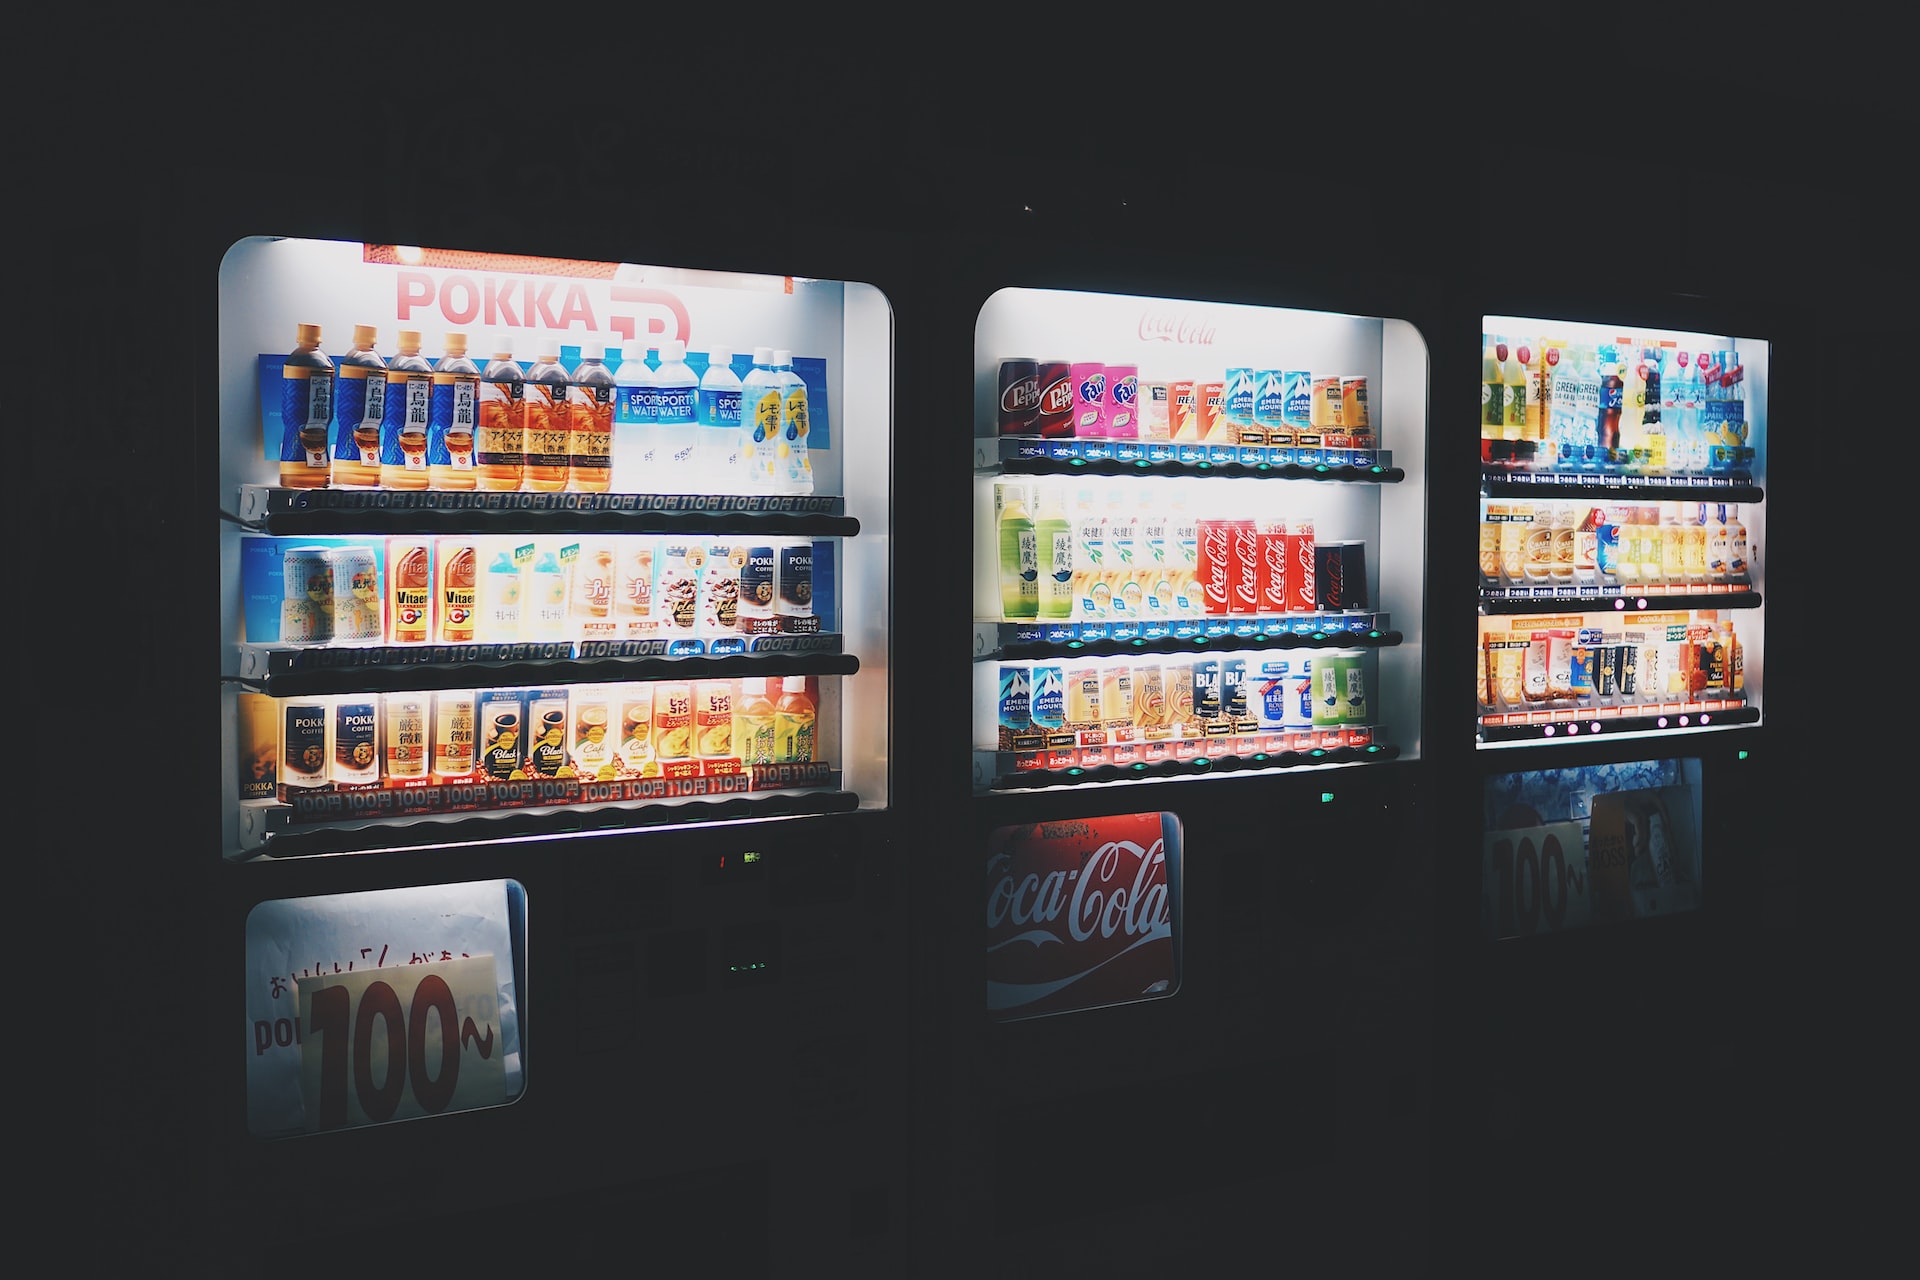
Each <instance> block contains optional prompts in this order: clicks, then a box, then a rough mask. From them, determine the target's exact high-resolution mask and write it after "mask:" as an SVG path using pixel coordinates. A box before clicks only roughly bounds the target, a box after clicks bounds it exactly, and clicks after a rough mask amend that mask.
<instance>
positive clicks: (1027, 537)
mask: <svg viewBox="0 0 1920 1280" xmlns="http://www.w3.org/2000/svg"><path fill="white" fill-rule="evenodd" d="M1027 501H1028V497H1027V486H1026V485H1024V484H1016V483H1014V482H1012V481H1009V480H1001V481H999V482H997V483H996V484H995V485H994V486H993V506H994V515H993V523H994V528H995V530H996V531H997V532H998V535H999V549H1000V616H1001V617H1002V618H1004V619H1006V620H1008V621H1010V622H1019V621H1024V620H1026V619H1028V618H1034V617H1037V616H1039V610H1040V582H1039V575H1040V555H1039V547H1038V543H1037V541H1036V539H1035V535H1034V528H1033V515H1032V512H1031V511H1030V510H1029V509H1028V506H1027Z"/></svg>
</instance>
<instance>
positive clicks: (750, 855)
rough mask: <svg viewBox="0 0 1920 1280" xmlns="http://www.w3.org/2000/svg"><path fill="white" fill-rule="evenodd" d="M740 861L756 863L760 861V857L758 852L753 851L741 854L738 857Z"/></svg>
mask: <svg viewBox="0 0 1920 1280" xmlns="http://www.w3.org/2000/svg"><path fill="white" fill-rule="evenodd" d="M740 861H742V862H758V861H760V855H759V853H758V852H755V851H749V852H747V853H743V854H741V855H740Z"/></svg>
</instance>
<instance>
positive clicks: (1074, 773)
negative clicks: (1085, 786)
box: [1067, 765, 1086, 778]
mask: <svg viewBox="0 0 1920 1280" xmlns="http://www.w3.org/2000/svg"><path fill="white" fill-rule="evenodd" d="M1085 772H1086V770H1085V769H1082V768H1081V767H1080V766H1079V765H1074V766H1073V767H1072V768H1070V769H1068V770H1067V773H1068V775H1069V776H1071V777H1075V778H1077V777H1079V776H1080V775H1081V774H1083V773H1085Z"/></svg>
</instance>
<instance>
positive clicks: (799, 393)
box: [773, 347, 813, 493]
mask: <svg viewBox="0 0 1920 1280" xmlns="http://www.w3.org/2000/svg"><path fill="white" fill-rule="evenodd" d="M773 372H774V376H775V377H776V378H778V379H779V381H780V443H779V447H778V448H777V449H775V450H774V454H775V460H774V465H775V467H776V469H777V476H776V479H775V482H774V488H776V489H778V490H779V491H780V492H781V493H812V492H813V459H812V458H811V457H810V456H809V455H808V453H807V434H808V430H809V428H810V426H811V422H810V420H809V417H808V412H807V380H806V379H805V378H802V377H801V376H800V375H799V374H798V373H796V372H794V368H793V352H791V351H788V350H787V349H786V348H785V347H775V348H774V349H773Z"/></svg>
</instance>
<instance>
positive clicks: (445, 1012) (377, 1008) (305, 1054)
mask: <svg viewBox="0 0 1920 1280" xmlns="http://www.w3.org/2000/svg"><path fill="white" fill-rule="evenodd" d="M294 985H295V993H294V995H295V999H296V1000H297V1001H298V1004H297V1008H298V1010H299V1018H300V1022H301V1033H302V1034H301V1045H300V1094H301V1100H302V1101H303V1102H304V1103H305V1106H306V1114H307V1126H308V1128H310V1129H344V1128H351V1127H354V1126H357V1125H365V1124H384V1123H386V1122H387V1121H389V1120H409V1119H412V1118H414V1117H416V1116H428V1115H439V1114H440V1113H442V1112H446V1111H466V1110H471V1109H472V1108H475V1107H491V1106H498V1105H500V1104H501V1103H503V1102H505V1101H506V1093H507V1088H506V1067H505V1064H506V1053H505V1044H504V1041H503V1039H502V1037H501V1034H500V1014H499V1005H498V997H497V994H496V992H495V989H494V966H493V957H492V956H472V957H464V956H463V957H461V958H459V959H457V960H447V961H440V962H437V963H432V964H418V965H415V964H408V965H393V966H389V967H387V968H382V969H362V970H359V971H358V972H355V973H343V974H329V975H326V976H324V977H315V978H301V979H300V980H299V981H298V982H297V983H295V984H294Z"/></svg>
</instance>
